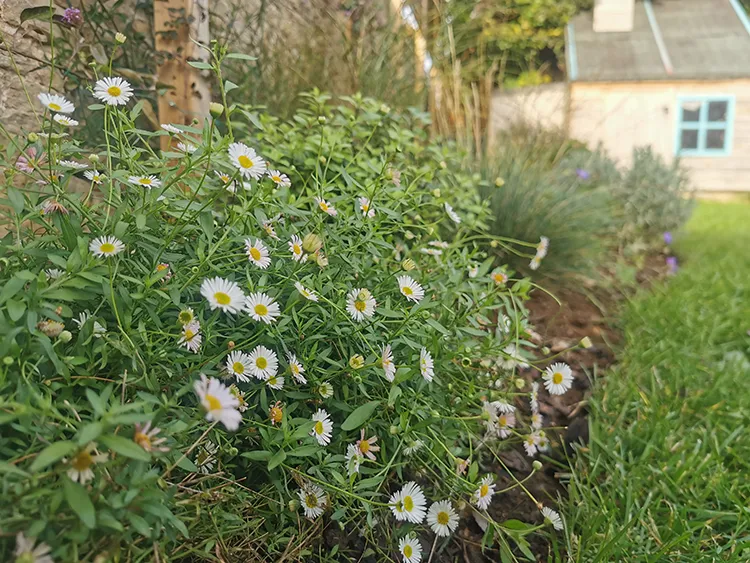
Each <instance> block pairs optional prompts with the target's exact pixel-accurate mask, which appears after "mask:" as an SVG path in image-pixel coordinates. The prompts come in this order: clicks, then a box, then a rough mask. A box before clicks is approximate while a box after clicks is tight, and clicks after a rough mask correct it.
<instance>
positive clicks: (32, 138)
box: [27, 133, 39, 143]
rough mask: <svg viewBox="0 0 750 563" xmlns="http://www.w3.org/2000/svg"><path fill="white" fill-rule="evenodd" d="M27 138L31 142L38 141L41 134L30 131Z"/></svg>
mask: <svg viewBox="0 0 750 563" xmlns="http://www.w3.org/2000/svg"><path fill="white" fill-rule="evenodd" d="M27 139H28V140H29V143H36V142H37V141H38V140H39V135H37V134H36V133H29V136H28V137H27Z"/></svg>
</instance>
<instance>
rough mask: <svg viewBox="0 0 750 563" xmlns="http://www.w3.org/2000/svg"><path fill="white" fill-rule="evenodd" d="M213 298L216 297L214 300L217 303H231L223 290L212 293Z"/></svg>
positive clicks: (230, 299)
mask: <svg viewBox="0 0 750 563" xmlns="http://www.w3.org/2000/svg"><path fill="white" fill-rule="evenodd" d="M214 299H216V302H217V303H218V304H219V305H229V303H231V301H232V298H231V297H229V295H227V294H226V293H224V292H223V291H217V292H216V293H214Z"/></svg>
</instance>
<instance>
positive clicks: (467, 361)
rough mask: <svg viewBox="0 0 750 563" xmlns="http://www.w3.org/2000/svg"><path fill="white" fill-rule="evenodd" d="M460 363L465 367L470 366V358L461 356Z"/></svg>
mask: <svg viewBox="0 0 750 563" xmlns="http://www.w3.org/2000/svg"><path fill="white" fill-rule="evenodd" d="M461 365H462V366H464V367H465V368H468V367H470V366H471V358H466V357H464V358H461Z"/></svg>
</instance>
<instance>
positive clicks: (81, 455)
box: [70, 450, 94, 471]
mask: <svg viewBox="0 0 750 563" xmlns="http://www.w3.org/2000/svg"><path fill="white" fill-rule="evenodd" d="M93 464H94V458H93V457H91V454H90V453H89V452H87V451H86V450H83V451H80V452H78V454H76V456H75V457H74V458H73V459H71V460H70V465H71V467H73V469H75V470H76V471H85V470H87V469H88V468H89V467H91V466H92V465H93Z"/></svg>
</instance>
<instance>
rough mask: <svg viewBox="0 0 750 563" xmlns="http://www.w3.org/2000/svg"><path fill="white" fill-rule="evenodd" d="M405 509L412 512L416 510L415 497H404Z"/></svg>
mask: <svg viewBox="0 0 750 563" xmlns="http://www.w3.org/2000/svg"><path fill="white" fill-rule="evenodd" d="M404 510H406V511H407V512H411V511H412V510H414V499H413V498H411V497H404Z"/></svg>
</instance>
